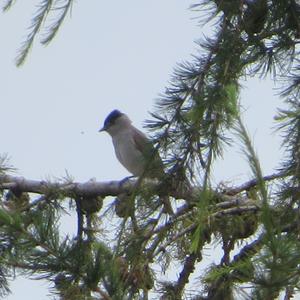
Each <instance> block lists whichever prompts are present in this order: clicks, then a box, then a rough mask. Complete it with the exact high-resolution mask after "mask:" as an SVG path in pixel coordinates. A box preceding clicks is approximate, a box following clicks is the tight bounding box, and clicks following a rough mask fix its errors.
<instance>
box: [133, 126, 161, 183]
mask: <svg viewBox="0 0 300 300" xmlns="http://www.w3.org/2000/svg"><path fill="white" fill-rule="evenodd" d="M133 140H134V143H135V145H136V148H137V149H138V150H139V151H141V152H142V154H143V156H144V157H145V159H146V161H147V165H148V167H149V168H150V169H149V170H148V171H149V172H148V171H147V173H148V175H151V177H152V176H153V177H160V176H161V175H162V174H164V171H163V163H162V160H161V158H160V156H159V154H158V152H157V150H156V149H155V148H154V147H153V144H152V143H151V141H150V140H149V139H148V138H147V136H146V135H145V134H144V133H143V132H141V131H140V130H138V129H136V130H135V131H134V134H133Z"/></svg>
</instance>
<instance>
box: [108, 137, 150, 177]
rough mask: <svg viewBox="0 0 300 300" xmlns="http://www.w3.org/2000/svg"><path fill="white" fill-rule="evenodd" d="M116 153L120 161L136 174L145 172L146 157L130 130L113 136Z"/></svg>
mask: <svg viewBox="0 0 300 300" xmlns="http://www.w3.org/2000/svg"><path fill="white" fill-rule="evenodd" d="M113 145H114V148H115V153H116V156H117V158H118V160H119V161H120V163H121V164H122V165H123V166H124V167H125V168H126V169H127V170H128V171H129V172H130V173H131V174H132V175H134V176H140V175H142V174H143V172H144V168H145V159H144V157H143V154H142V153H141V152H140V151H139V150H138V149H137V148H136V146H135V143H134V140H133V138H132V136H131V134H130V132H128V133H127V132H124V133H122V134H119V135H117V136H115V137H114V138H113Z"/></svg>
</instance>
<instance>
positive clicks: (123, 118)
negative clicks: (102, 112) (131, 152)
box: [99, 109, 131, 136]
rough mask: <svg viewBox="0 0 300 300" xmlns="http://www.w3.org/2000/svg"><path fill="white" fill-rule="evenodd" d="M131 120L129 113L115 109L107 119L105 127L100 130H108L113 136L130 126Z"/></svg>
mask: <svg viewBox="0 0 300 300" xmlns="http://www.w3.org/2000/svg"><path fill="white" fill-rule="evenodd" d="M130 124H131V121H130V119H129V118H128V117H127V115H125V114H123V113H122V112H120V111H119V110H117V109H115V110H113V111H112V112H111V113H110V114H109V115H108V116H107V117H106V119H105V121H104V125H103V127H102V128H101V129H100V130H99V132H102V131H106V132H108V133H109V134H110V135H111V136H113V135H115V134H117V133H118V132H120V131H121V130H123V129H125V128H127V127H128V126H130Z"/></svg>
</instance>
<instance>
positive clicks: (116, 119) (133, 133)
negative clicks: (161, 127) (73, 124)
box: [99, 109, 174, 214]
mask: <svg viewBox="0 0 300 300" xmlns="http://www.w3.org/2000/svg"><path fill="white" fill-rule="evenodd" d="M103 131H104V132H107V133H108V134H109V135H110V136H111V138H112V143H113V146H114V150H115V154H116V157H117V159H118V160H119V162H120V163H121V164H122V165H123V166H124V167H125V168H126V169H127V170H128V171H129V173H131V174H132V175H133V176H135V177H142V178H143V177H146V178H157V179H163V178H165V177H166V173H165V171H164V165H163V162H162V160H161V158H160V156H159V154H158V152H157V150H156V149H155V148H154V147H153V144H152V143H151V141H150V140H149V139H148V138H147V136H146V135H145V134H144V133H143V132H142V131H140V130H139V129H137V128H136V127H134V126H133V125H132V122H131V120H130V119H129V117H128V116H127V115H126V114H124V113H122V112H121V111H119V110H118V109H115V110H113V111H112V112H111V113H110V114H109V115H108V116H107V117H106V119H105V120H104V125H103V127H102V128H101V129H100V130H99V132H103ZM161 200H162V202H163V204H164V210H165V211H166V212H167V213H169V214H174V213H173V210H172V206H171V204H170V202H169V199H167V200H166V199H165V197H162V199H161Z"/></svg>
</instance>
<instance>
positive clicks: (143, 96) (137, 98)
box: [0, 0, 282, 300]
mask: <svg viewBox="0 0 300 300" xmlns="http://www.w3.org/2000/svg"><path fill="white" fill-rule="evenodd" d="M38 2H39V1H38V0H36V1H33V0H31V1H16V4H15V6H14V7H13V8H12V9H11V10H10V11H9V12H8V13H6V14H0V36H1V56H0V60H1V62H0V65H1V68H0V80H1V83H2V88H1V90H0V97H1V99H2V101H1V102H2V107H1V112H2V113H1V118H0V128H1V138H2V148H1V150H0V153H8V154H9V156H10V158H11V160H10V162H11V164H12V165H13V166H14V167H16V168H17V169H18V171H17V174H18V175H21V176H24V177H26V178H30V179H49V178H50V179H55V178H61V177H63V176H64V175H65V174H66V171H67V172H68V173H69V174H70V175H72V176H73V177H74V179H75V180H76V181H87V180H89V179H90V178H96V179H97V180H99V181H105V180H112V179H113V180H118V179H122V178H123V177H125V176H127V175H128V173H127V171H126V170H125V169H124V168H123V167H122V166H121V165H120V164H119V162H118V161H117V159H116V158H115V156H114V152H113V148H112V144H111V140H110V137H109V136H108V135H106V134H104V133H102V134H100V133H98V132H97V131H98V129H99V128H100V127H101V126H102V124H103V120H104V119H105V117H106V115H107V114H108V113H109V112H110V111H111V110H113V109H115V108H118V109H120V110H121V111H123V112H125V113H127V114H128V115H129V116H130V117H131V119H132V120H133V122H134V124H135V125H136V126H137V127H139V128H140V129H142V128H143V122H144V120H145V119H147V118H149V114H148V112H149V111H151V110H152V109H153V105H154V101H155V99H156V98H157V97H158V96H159V94H160V93H163V92H164V88H165V87H166V86H167V85H168V81H169V80H170V76H171V74H172V70H173V68H174V67H175V65H176V63H180V62H182V61H184V60H188V59H191V54H193V53H194V54H195V53H196V51H197V50H196V49H197V46H196V44H195V43H194V41H195V40H197V39H199V38H201V37H202V33H201V32H202V28H201V27H200V26H198V20H197V19H195V17H197V16H198V14H197V13H196V12H191V11H190V10H188V7H189V5H191V4H192V3H193V2H191V1H186V0H184V1H183V0H164V1H158V0H152V1H141V0H132V1H96V0H91V1H80V0H77V1H75V2H74V5H73V9H72V14H71V16H70V15H69V16H67V18H66V22H65V23H64V24H63V26H62V28H61V30H60V32H59V34H58V35H57V37H56V38H55V39H54V41H53V42H52V43H51V44H50V45H49V46H47V47H43V46H40V45H39V44H38V43H35V46H34V47H33V49H32V51H31V53H30V56H29V57H28V59H27V61H26V62H25V65H24V66H22V67H21V68H17V67H16V66H15V64H14V59H15V57H16V53H17V50H18V48H19V47H20V44H21V42H22V40H23V39H24V37H25V35H26V32H27V31H26V28H27V27H28V26H29V24H30V20H31V17H32V15H33V12H34V11H35V9H36V6H35V5H37V4H38ZM37 42H38V40H37ZM243 86H244V87H245V88H244V90H243V92H242V95H241V102H242V105H243V106H244V108H245V110H246V111H245V114H244V117H245V120H246V121H247V123H246V125H247V127H248V129H249V131H250V134H251V137H252V138H253V141H254V143H255V148H256V149H257V152H258V154H259V157H260V158H261V162H262V166H263V170H264V171H265V174H268V173H272V172H273V171H274V168H275V167H277V166H278V165H277V162H278V159H279V157H280V152H279V138H278V137H277V136H276V135H275V134H273V133H272V132H273V127H274V121H273V116H274V113H275V111H276V107H277V106H279V105H281V106H282V104H280V101H279V100H278V97H276V96H275V94H276V91H274V90H272V88H273V83H272V82H271V81H270V80H264V81H263V80H262V81H260V80H257V79H254V80H250V81H248V82H243ZM250 175H251V173H250V170H249V169H248V168H247V163H245V162H244V161H243V158H242V157H241V151H240V148H239V146H237V147H236V148H235V149H231V150H229V151H228V153H227V154H226V155H225V156H224V161H223V162H220V163H218V164H217V167H216V174H215V176H214V179H215V183H216V184H217V183H218V182H220V181H225V182H229V184H235V183H238V182H241V179H249V178H250ZM70 226H72V224H71V225H70ZM207 260H208V261H209V260H210V257H208V258H207ZM11 289H12V292H13V294H11V295H10V296H9V297H8V298H6V299H9V300H17V299H23V300H27V299H28V300H29V299H30V300H40V299H52V298H53V297H51V296H49V292H48V290H47V284H42V283H41V282H39V281H29V280H25V279H18V280H16V281H15V282H13V283H12V285H11Z"/></svg>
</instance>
